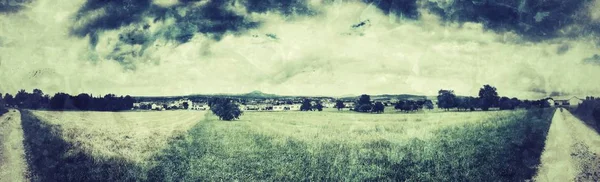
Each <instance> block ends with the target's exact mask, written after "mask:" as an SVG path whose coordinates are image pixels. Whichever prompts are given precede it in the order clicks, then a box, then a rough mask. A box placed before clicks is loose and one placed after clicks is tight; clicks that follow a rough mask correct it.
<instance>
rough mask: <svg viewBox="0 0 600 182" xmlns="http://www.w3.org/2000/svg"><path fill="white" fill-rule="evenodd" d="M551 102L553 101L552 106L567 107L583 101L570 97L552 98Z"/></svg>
mask: <svg viewBox="0 0 600 182" xmlns="http://www.w3.org/2000/svg"><path fill="white" fill-rule="evenodd" d="M552 100H553V101H554V105H555V106H569V105H573V106H576V105H579V104H581V103H582V102H583V99H580V98H578V97H576V96H572V97H553V98H552Z"/></svg>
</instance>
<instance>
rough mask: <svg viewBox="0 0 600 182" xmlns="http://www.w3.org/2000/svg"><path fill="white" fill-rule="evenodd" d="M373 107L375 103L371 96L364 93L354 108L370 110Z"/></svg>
mask: <svg viewBox="0 0 600 182" xmlns="http://www.w3.org/2000/svg"><path fill="white" fill-rule="evenodd" d="M371 109H373V105H372V104H371V96H369V95H367V94H362V95H361V96H360V97H359V98H358V101H357V103H356V105H355V107H354V110H355V111H357V112H369V111H371Z"/></svg>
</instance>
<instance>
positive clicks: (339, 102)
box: [335, 100, 346, 111]
mask: <svg viewBox="0 0 600 182" xmlns="http://www.w3.org/2000/svg"><path fill="white" fill-rule="evenodd" d="M344 107H346V106H345V105H344V102H342V101H341V100H337V101H335V108H337V109H338V111H340V110H342V109H343V108H344Z"/></svg>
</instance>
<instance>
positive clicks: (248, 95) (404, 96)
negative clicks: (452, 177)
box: [134, 90, 435, 101]
mask: <svg viewBox="0 0 600 182" xmlns="http://www.w3.org/2000/svg"><path fill="white" fill-rule="evenodd" d="M211 97H229V98H240V99H270V98H272V99H293V98H304V97H310V98H334V99H341V100H356V99H357V98H358V97H359V95H344V96H342V97H329V96H288V95H285V96H284V95H277V94H268V93H264V92H261V91H258V90H255V91H252V92H249V93H244V94H194V95H186V96H164V97H161V96H152V97H134V98H135V99H136V100H138V101H151V100H153V101H157V100H178V99H183V98H188V99H192V100H195V99H201V98H211ZM389 99H400V100H421V99H429V100H434V99H435V96H423V95H412V94H383V95H371V100H389Z"/></svg>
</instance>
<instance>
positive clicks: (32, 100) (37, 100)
mask: <svg viewBox="0 0 600 182" xmlns="http://www.w3.org/2000/svg"><path fill="white" fill-rule="evenodd" d="M43 98H44V92H42V90H40V89H37V88H36V89H33V93H31V94H29V98H28V99H27V102H28V103H29V107H30V108H31V109H39V108H41V107H42V99H43Z"/></svg>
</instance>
